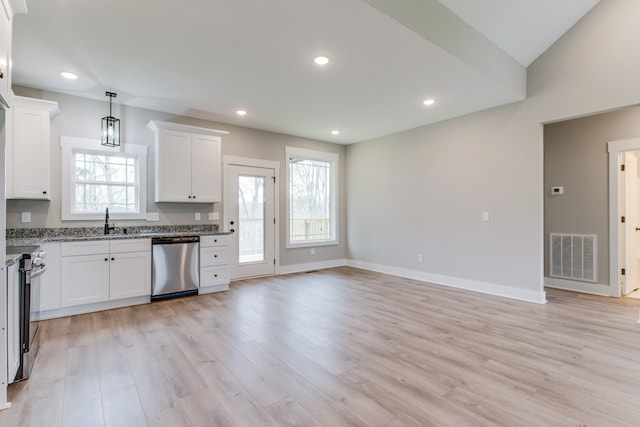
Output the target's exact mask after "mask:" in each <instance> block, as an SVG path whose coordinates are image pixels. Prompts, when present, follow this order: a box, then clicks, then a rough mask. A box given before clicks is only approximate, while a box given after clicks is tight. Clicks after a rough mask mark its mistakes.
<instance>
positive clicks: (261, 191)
mask: <svg viewBox="0 0 640 427" xmlns="http://www.w3.org/2000/svg"><path fill="white" fill-rule="evenodd" d="M274 177H275V172H274V170H273V169H269V168H261V167H253V166H238V165H229V166H228V169H227V191H228V194H229V198H228V201H229V210H228V214H227V215H226V218H225V221H226V222H227V227H226V228H227V229H228V230H229V231H233V234H232V235H231V251H232V252H231V253H232V259H231V278H232V279H239V278H243V277H255V276H265V275H270V274H274V273H275V227H276V224H275V222H276V221H275V218H276V216H275V200H274V199H275V195H274V194H275V184H274V180H275V178H274Z"/></svg>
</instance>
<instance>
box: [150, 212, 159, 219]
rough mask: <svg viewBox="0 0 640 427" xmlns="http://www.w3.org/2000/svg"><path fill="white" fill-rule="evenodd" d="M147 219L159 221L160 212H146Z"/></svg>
mask: <svg viewBox="0 0 640 427" xmlns="http://www.w3.org/2000/svg"><path fill="white" fill-rule="evenodd" d="M147 221H160V214H159V213H158V212H147Z"/></svg>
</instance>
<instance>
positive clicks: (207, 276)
mask: <svg viewBox="0 0 640 427" xmlns="http://www.w3.org/2000/svg"><path fill="white" fill-rule="evenodd" d="M227 283H229V267H204V268H201V269H200V287H201V288H203V287H207V286H213V285H225V284H227Z"/></svg>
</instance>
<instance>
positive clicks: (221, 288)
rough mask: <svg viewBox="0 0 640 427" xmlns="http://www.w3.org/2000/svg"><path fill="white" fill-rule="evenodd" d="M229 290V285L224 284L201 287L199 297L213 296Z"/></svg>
mask: <svg viewBox="0 0 640 427" xmlns="http://www.w3.org/2000/svg"><path fill="white" fill-rule="evenodd" d="M228 290H229V284H228V283H223V284H221V285H212V286H201V287H200V288H198V295H203V294H211V293H214V292H223V291H228Z"/></svg>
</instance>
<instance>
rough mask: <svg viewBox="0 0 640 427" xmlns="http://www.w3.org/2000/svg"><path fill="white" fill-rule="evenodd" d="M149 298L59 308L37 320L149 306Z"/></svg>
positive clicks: (47, 312) (45, 313) (41, 313)
mask: <svg viewBox="0 0 640 427" xmlns="http://www.w3.org/2000/svg"><path fill="white" fill-rule="evenodd" d="M149 302H151V298H150V297H149V296H142V297H133V298H125V299H120V300H114V301H105V302H98V303H94V304H85V305H76V306H73V307H64V308H58V309H55V310H46V311H41V312H40V316H39V317H37V318H36V319H35V320H47V319H55V318H57V317H67V316H75V315H76V314H86V313H93V312H96V311H103V310H111V309H114V308H122V307H130V306H132V305H140V304H149Z"/></svg>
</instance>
